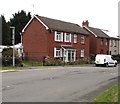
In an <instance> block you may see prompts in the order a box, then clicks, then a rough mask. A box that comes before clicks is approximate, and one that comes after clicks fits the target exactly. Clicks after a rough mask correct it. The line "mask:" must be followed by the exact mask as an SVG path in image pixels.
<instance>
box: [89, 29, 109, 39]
mask: <svg viewBox="0 0 120 104" xmlns="http://www.w3.org/2000/svg"><path fill="white" fill-rule="evenodd" d="M87 28H88V29H89V30H90V31H92V32H93V33H94V34H95V35H96V36H97V37H100V38H109V36H108V35H107V34H106V33H104V32H103V31H102V30H101V29H98V28H93V27H87Z"/></svg>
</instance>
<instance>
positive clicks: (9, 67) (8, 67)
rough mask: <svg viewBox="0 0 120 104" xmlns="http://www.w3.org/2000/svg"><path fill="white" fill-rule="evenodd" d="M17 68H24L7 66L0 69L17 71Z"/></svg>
mask: <svg viewBox="0 0 120 104" xmlns="http://www.w3.org/2000/svg"><path fill="white" fill-rule="evenodd" d="M17 68H25V67H18V66H14V67H13V66H7V67H0V69H3V70H4V69H17Z"/></svg>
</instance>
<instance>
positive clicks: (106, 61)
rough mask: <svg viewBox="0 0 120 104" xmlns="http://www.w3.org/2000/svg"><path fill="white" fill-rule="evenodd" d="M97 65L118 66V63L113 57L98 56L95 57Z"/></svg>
mask: <svg viewBox="0 0 120 104" xmlns="http://www.w3.org/2000/svg"><path fill="white" fill-rule="evenodd" d="M95 65H96V66H99V65H104V66H116V65H117V61H116V60H115V59H114V58H113V56H111V55H103V54H98V55H96V57H95Z"/></svg>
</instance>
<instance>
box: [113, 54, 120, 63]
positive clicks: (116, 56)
mask: <svg viewBox="0 0 120 104" xmlns="http://www.w3.org/2000/svg"><path fill="white" fill-rule="evenodd" d="M112 56H113V57H114V58H115V60H117V61H118V63H120V54H118V55H112Z"/></svg>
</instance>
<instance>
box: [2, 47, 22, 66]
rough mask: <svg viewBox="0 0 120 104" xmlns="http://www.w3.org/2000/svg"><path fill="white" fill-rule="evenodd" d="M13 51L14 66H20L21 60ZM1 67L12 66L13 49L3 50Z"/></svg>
mask: <svg viewBox="0 0 120 104" xmlns="http://www.w3.org/2000/svg"><path fill="white" fill-rule="evenodd" d="M14 51H15V65H16V66H22V64H21V58H20V57H18V53H17V51H16V50H14ZM2 65H3V66H12V65H13V49H12V48H5V49H3V51H2Z"/></svg>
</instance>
